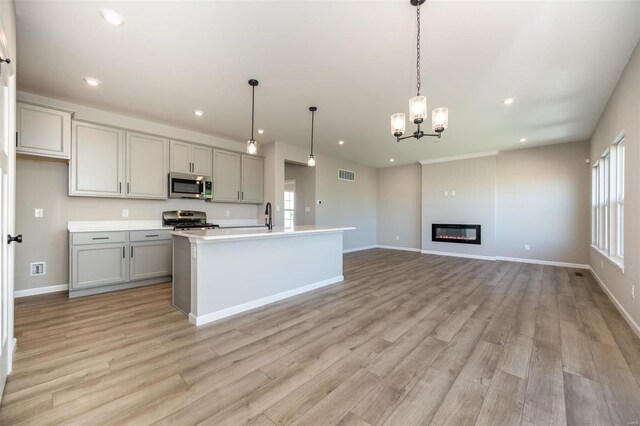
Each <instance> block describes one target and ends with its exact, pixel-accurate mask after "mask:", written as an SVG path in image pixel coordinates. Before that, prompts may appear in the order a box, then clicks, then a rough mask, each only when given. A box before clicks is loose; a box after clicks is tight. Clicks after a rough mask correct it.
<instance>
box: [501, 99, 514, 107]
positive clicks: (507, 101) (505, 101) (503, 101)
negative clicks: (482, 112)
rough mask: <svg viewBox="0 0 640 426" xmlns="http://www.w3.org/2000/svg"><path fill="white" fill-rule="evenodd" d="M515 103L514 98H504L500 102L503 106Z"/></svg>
mask: <svg viewBox="0 0 640 426" xmlns="http://www.w3.org/2000/svg"><path fill="white" fill-rule="evenodd" d="M515 101H516V98H506V99H503V100H502V103H503V104H505V105H511V104H512V103H514V102H515Z"/></svg>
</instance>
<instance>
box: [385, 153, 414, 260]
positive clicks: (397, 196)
mask: <svg viewBox="0 0 640 426" xmlns="http://www.w3.org/2000/svg"><path fill="white" fill-rule="evenodd" d="M421 174H422V167H421V166H420V164H418V163H416V164H408V165H406V166H399V167H388V168H384V169H378V203H377V205H378V207H377V209H376V210H377V214H378V217H377V221H376V222H377V244H378V245H382V246H392V247H401V248H410V249H418V250H419V249H420V246H421V239H420V229H421V223H422V219H421V208H422V206H421V199H422V195H421Z"/></svg>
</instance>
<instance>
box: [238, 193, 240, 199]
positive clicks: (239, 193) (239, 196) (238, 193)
mask: <svg viewBox="0 0 640 426" xmlns="http://www.w3.org/2000/svg"><path fill="white" fill-rule="evenodd" d="M239 199H240V191H238V200H239Z"/></svg>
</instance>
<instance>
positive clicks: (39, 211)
mask: <svg viewBox="0 0 640 426" xmlns="http://www.w3.org/2000/svg"><path fill="white" fill-rule="evenodd" d="M34 215H35V217H43V216H44V209H43V208H41V207H38V208H36V210H35V214H34Z"/></svg>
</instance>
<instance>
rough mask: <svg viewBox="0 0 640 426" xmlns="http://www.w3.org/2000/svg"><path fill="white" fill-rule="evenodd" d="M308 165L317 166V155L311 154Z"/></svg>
mask: <svg viewBox="0 0 640 426" xmlns="http://www.w3.org/2000/svg"><path fill="white" fill-rule="evenodd" d="M307 166H309V167H315V166H316V157H314V156H313V154H312V155H310V156H309V160H307Z"/></svg>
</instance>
